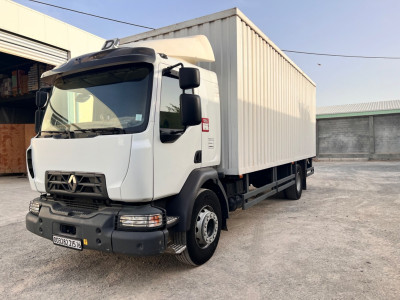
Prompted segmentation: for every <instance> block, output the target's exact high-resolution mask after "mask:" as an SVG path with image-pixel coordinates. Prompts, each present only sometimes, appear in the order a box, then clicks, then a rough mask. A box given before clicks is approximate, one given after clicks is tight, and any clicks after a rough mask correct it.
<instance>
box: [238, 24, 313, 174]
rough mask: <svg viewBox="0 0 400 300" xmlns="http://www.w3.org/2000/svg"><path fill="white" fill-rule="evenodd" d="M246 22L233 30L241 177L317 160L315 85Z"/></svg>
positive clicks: (239, 170)
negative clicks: (236, 65) (236, 62)
mask: <svg viewBox="0 0 400 300" xmlns="http://www.w3.org/2000/svg"><path fill="white" fill-rule="evenodd" d="M246 21H247V20H244V19H241V18H240V19H239V18H238V27H237V28H238V32H237V36H238V56H237V61H238V79H237V82H238V140H239V144H238V147H239V153H238V172H239V173H248V172H253V171H255V170H260V169H264V168H267V167H272V166H275V165H279V164H282V163H287V162H291V161H294V160H299V159H303V158H307V157H312V156H314V155H315V85H314V84H313V82H311V81H310V80H309V79H308V78H307V77H306V76H304V74H303V73H302V72H301V71H300V70H299V69H298V68H296V67H295V66H294V65H293V64H292V62H291V61H289V60H287V59H286V58H285V57H284V56H283V55H282V54H281V52H280V51H279V50H278V49H276V46H274V45H273V44H272V43H269V42H268V40H267V39H266V38H264V37H263V36H261V35H260V33H259V32H257V30H256V29H254V28H253V27H252V26H251V24H250V25H249V23H248V22H246ZM232 163H233V162H232Z"/></svg>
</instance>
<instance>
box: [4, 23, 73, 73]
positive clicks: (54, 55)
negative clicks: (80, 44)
mask: <svg viewBox="0 0 400 300" xmlns="http://www.w3.org/2000/svg"><path fill="white" fill-rule="evenodd" d="M0 52H5V53H8V54H12V55H16V56H20V57H24V58H27V59H31V60H34V61H39V62H43V63H46V64H49V65H53V66H57V65H60V64H62V63H64V62H66V61H67V60H68V55H69V54H68V51H67V50H63V49H60V48H56V47H53V46H50V45H47V44H43V43H40V42H37V41H34V40H31V39H28V38H26V37H22V36H19V35H16V34H13V33H10V32H7V31H4V30H0Z"/></svg>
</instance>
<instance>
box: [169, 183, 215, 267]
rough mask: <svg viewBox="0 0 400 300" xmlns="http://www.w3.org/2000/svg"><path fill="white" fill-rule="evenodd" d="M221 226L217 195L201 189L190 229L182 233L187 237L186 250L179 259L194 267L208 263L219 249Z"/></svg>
mask: <svg viewBox="0 0 400 300" xmlns="http://www.w3.org/2000/svg"><path fill="white" fill-rule="evenodd" d="M221 225H222V218H221V206H220V204H219V200H218V197H217V195H215V193H214V192H213V191H210V190H206V189H201V190H200V191H199V193H198V194H197V197H196V200H195V203H194V207H193V212H192V219H191V223H190V229H189V231H188V232H186V233H181V235H186V250H185V251H184V252H183V253H182V254H180V255H178V256H176V257H177V259H178V260H179V261H181V262H183V263H186V264H190V265H194V266H199V265H202V264H204V263H205V262H207V261H208V260H209V259H210V258H211V257H212V256H213V254H214V252H215V249H216V248H217V245H218V241H219V236H220V234H221ZM182 238H184V236H181V240H182Z"/></svg>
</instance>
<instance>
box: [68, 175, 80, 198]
mask: <svg viewBox="0 0 400 300" xmlns="http://www.w3.org/2000/svg"><path fill="white" fill-rule="evenodd" d="M77 185H78V184H77V182H76V177H75V175H73V174H72V175H71V176H69V179H68V187H69V189H70V190H71V192H73V193H74V192H75V190H76V187H77Z"/></svg>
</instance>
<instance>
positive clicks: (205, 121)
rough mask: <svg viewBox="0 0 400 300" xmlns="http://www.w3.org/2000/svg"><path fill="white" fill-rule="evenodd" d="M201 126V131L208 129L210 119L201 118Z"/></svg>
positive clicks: (207, 130)
mask: <svg viewBox="0 0 400 300" xmlns="http://www.w3.org/2000/svg"><path fill="white" fill-rule="evenodd" d="M201 128H202V131H203V132H209V131H210V121H209V120H208V118H201Z"/></svg>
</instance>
